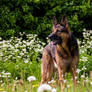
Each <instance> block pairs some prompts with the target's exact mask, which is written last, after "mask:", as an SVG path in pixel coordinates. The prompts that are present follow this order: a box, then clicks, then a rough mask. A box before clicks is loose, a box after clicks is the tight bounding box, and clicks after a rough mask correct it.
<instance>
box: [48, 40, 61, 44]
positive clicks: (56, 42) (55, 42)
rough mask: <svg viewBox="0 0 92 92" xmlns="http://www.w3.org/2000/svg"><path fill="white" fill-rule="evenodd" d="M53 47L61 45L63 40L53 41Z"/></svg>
mask: <svg viewBox="0 0 92 92" xmlns="http://www.w3.org/2000/svg"><path fill="white" fill-rule="evenodd" d="M50 43H51V44H52V45H57V44H61V43H62V40H53V41H51V42H50Z"/></svg>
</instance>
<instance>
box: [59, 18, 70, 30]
mask: <svg viewBox="0 0 92 92" xmlns="http://www.w3.org/2000/svg"><path fill="white" fill-rule="evenodd" d="M60 24H61V25H62V26H64V27H65V28H66V29H67V30H68V31H70V28H69V24H68V19H67V17H66V16H63V18H62V19H61V23H60Z"/></svg>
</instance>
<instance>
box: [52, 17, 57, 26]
mask: <svg viewBox="0 0 92 92" xmlns="http://www.w3.org/2000/svg"><path fill="white" fill-rule="evenodd" d="M53 25H57V19H56V17H55V16H54V17H53Z"/></svg>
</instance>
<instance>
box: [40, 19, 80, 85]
mask: <svg viewBox="0 0 92 92" xmlns="http://www.w3.org/2000/svg"><path fill="white" fill-rule="evenodd" d="M49 38H50V39H51V42H50V43H49V44H48V45H47V46H46V47H45V48H44V50H43V55H42V65H41V74H42V80H41V83H48V81H50V80H51V79H52V73H53V70H54V64H55V63H56V64H57V70H58V76H59V82H60V84H61V85H63V84H64V75H65V73H66V72H71V74H72V76H73V81H74V84H75V85H76V83H77V81H76V78H75V77H76V76H77V72H76V70H77V66H78V61H79V50H78V44H77V41H76V39H75V37H74V35H73V34H72V32H71V31H70V28H69V25H68V20H67V18H66V17H63V18H62V20H61V23H60V24H58V23H57V20H56V18H55V17H54V18H53V28H52V33H51V34H50V35H49Z"/></svg>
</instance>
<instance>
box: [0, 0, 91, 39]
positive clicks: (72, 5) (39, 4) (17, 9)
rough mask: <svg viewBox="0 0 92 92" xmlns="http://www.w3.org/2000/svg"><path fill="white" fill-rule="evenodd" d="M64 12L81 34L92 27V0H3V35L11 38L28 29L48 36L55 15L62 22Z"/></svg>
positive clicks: (0, 3) (0, 7) (0, 19)
mask: <svg viewBox="0 0 92 92" xmlns="http://www.w3.org/2000/svg"><path fill="white" fill-rule="evenodd" d="M63 15H66V16H67V17H68V20H69V24H70V28H71V30H72V31H73V32H74V33H75V35H76V36H78V37H79V36H80V37H81V34H82V29H83V28H88V29H91V28H92V23H91V20H92V3H91V1H90V0H88V1H87V0H77V1H76V0H72V1H70V0H64V1H61V0H53V1H52V0H11V1H9V0H0V36H1V37H2V38H4V39H9V38H10V37H11V36H17V35H18V34H19V32H26V33H35V34H38V36H39V37H40V38H42V39H45V38H46V36H47V35H48V34H49V33H50V32H51V27H52V18H53V16H57V18H58V20H59V21H60V19H61V16H63ZM10 30H11V31H10Z"/></svg>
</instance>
